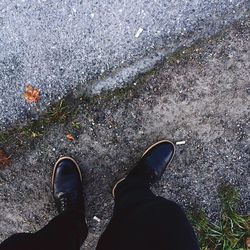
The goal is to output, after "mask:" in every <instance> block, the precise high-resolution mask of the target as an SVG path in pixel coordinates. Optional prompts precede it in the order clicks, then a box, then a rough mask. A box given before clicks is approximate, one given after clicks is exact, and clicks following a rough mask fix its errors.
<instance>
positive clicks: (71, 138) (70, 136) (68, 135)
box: [66, 134, 75, 141]
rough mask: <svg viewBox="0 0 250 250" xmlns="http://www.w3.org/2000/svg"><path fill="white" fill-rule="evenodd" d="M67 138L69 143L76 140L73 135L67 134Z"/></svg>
mask: <svg viewBox="0 0 250 250" xmlns="http://www.w3.org/2000/svg"><path fill="white" fill-rule="evenodd" d="M66 138H67V139H68V140H69V141H74V140H75V138H74V136H73V135H72V134H67V136H66Z"/></svg>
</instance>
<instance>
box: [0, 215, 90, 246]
mask: <svg viewBox="0 0 250 250" xmlns="http://www.w3.org/2000/svg"><path fill="white" fill-rule="evenodd" d="M87 233H88V230H87V225H86V223H85V219H84V214H83V213H82V212H80V211H76V210H69V211H65V212H63V213H61V214H59V215H58V216H56V217H55V218H54V219H52V220H51V221H50V222H49V223H48V225H46V226H45V227H44V228H42V229H41V230H39V231H38V232H36V233H20V234H15V235H12V236H11V237H9V238H8V239H6V240H5V241H4V242H3V243H2V244H0V250H16V249H19V250H23V249H24V250H30V249H32V250H33V249H37V250H40V249H41V250H50V249H51V250H52V249H53V250H54V249H60V250H64V249H65V250H69V249H70V250H78V249H80V246H81V245H82V243H83V241H84V239H85V238H86V237H87Z"/></svg>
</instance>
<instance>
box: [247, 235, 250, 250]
mask: <svg viewBox="0 0 250 250" xmlns="http://www.w3.org/2000/svg"><path fill="white" fill-rule="evenodd" d="M246 247H247V249H250V237H247V238H246Z"/></svg>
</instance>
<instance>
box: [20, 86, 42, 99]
mask: <svg viewBox="0 0 250 250" xmlns="http://www.w3.org/2000/svg"><path fill="white" fill-rule="evenodd" d="M24 98H25V100H26V101H27V102H28V103H32V102H38V101H39V100H40V90H39V89H36V88H34V87H33V86H31V85H28V86H27V87H26V89H25V93H24Z"/></svg>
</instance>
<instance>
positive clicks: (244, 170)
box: [0, 20, 250, 250]
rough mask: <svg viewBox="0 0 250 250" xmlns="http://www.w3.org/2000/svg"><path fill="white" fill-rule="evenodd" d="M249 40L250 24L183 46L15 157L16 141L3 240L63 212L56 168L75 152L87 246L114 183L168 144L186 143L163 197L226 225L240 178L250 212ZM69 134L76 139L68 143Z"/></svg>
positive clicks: (4, 199) (4, 190)
mask: <svg viewBox="0 0 250 250" xmlns="http://www.w3.org/2000/svg"><path fill="white" fill-rule="evenodd" d="M249 38H250V29H249V20H244V21H241V22H238V23H237V24H235V25H234V26H232V27H231V28H229V29H226V30H224V31H223V32H221V33H220V34H218V35H217V36H215V37H212V38H210V39H206V40H204V41H200V42H198V43H197V44H196V45H194V46H193V47H191V48H186V49H182V50H181V51H179V52H178V53H176V54H174V55H173V56H172V57H171V58H169V59H168V60H167V61H165V62H164V63H163V64H161V65H159V66H158V67H157V68H156V69H155V70H154V71H152V72H150V73H149V74H147V75H146V76H145V75H144V76H142V77H141V78H140V79H138V80H137V81H136V82H134V83H133V84H132V87H129V88H127V89H123V90H119V91H116V92H113V93H105V94H103V95H100V96H96V97H95V98H94V99H93V100H91V101H90V102H88V103H87V102H85V103H84V104H82V105H81V106H80V107H79V113H78V115H77V117H75V119H74V121H71V122H70V123H67V124H55V125H53V126H51V127H50V128H48V130H47V131H46V133H44V134H43V136H42V137H40V138H38V139H37V138H36V139H33V140H31V141H30V142H29V143H28V145H26V147H24V148H20V149H17V150H16V151H15V152H14V151H13V150H12V148H13V145H14V144H15V143H16V141H15V140H13V142H12V145H10V144H9V145H6V146H5V147H6V150H7V151H9V153H10V154H11V158H12V165H11V166H10V167H9V168H6V170H4V171H0V189H1V192H0V206H1V213H0V241H1V240H4V239H5V238H7V237H8V236H10V235H11V234H13V233H17V232H23V231H25V232H34V231H36V230H38V229H40V228H41V227H42V226H44V225H45V224H46V223H48V221H49V220H50V219H52V218H53V217H54V216H55V215H56V214H57V212H56V209H55V206H54V201H53V197H52V194H51V173H52V168H53V164H54V162H55V161H56V160H57V158H58V157H59V156H61V155H69V156H72V157H74V158H75V159H76V160H77V161H78V162H79V164H80V167H81V170H82V172H83V175H84V189H85V191H86V207H87V223H88V225H89V236H88V238H87V240H86V242H85V244H84V249H89V250H90V249H94V248H95V246H96V243H97V241H98V238H99V237H100V234H101V233H102V232H103V230H104V229H105V227H106V225H107V223H108V221H109V219H110V216H111V215H112V207H113V204H114V201H113V199H112V196H111V192H110V191H111V187H112V185H113V183H114V182H115V180H117V179H119V178H120V177H122V176H124V174H125V173H126V172H127V171H129V169H131V168H132V167H133V166H134V164H135V163H136V161H137V160H138V159H139V158H140V156H141V155H142V153H143V151H144V150H145V149H146V148H147V147H148V146H149V145H151V144H152V143H154V142H156V141H157V140H162V139H168V140H172V141H173V142H177V141H185V144H183V145H178V146H177V150H176V156H175V158H174V160H173V162H172V163H171V166H170V167H169V168H168V169H167V170H166V172H165V174H164V176H163V178H162V180H161V181H160V182H159V183H158V184H156V185H155V186H154V187H153V190H154V192H155V193H156V194H157V195H161V196H163V197H165V198H167V199H171V200H174V201H176V202H178V203H179V204H181V205H182V206H183V208H184V209H185V210H188V209H189V208H190V207H192V206H195V207H201V208H204V209H205V211H206V213H207V214H208V215H209V216H210V217H211V218H212V219H215V220H216V217H217V216H218V214H219V212H220V206H219V199H218V193H217V187H218V186H219V185H220V184H221V183H225V182H230V183H231V184H233V185H235V186H236V187H238V188H239V190H240V193H241V197H242V203H241V208H240V209H241V210H242V211H243V212H246V211H248V212H249V209H250V203H249V198H250V196H249V183H250V182H249V153H250V148H249V137H248V135H249V94H250V85H249V83H250V82H249V79H250V69H249V62H250V60H249V51H250V48H249V47H250V43H249ZM72 122H73V125H72ZM75 124H78V125H77V129H76V126H75ZM68 133H71V134H72V135H73V136H74V137H75V140H73V141H69V140H67V138H66V135H67V134H68ZM94 216H96V217H98V218H100V220H101V221H100V222H97V221H96V220H94V219H93V217H94Z"/></svg>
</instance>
